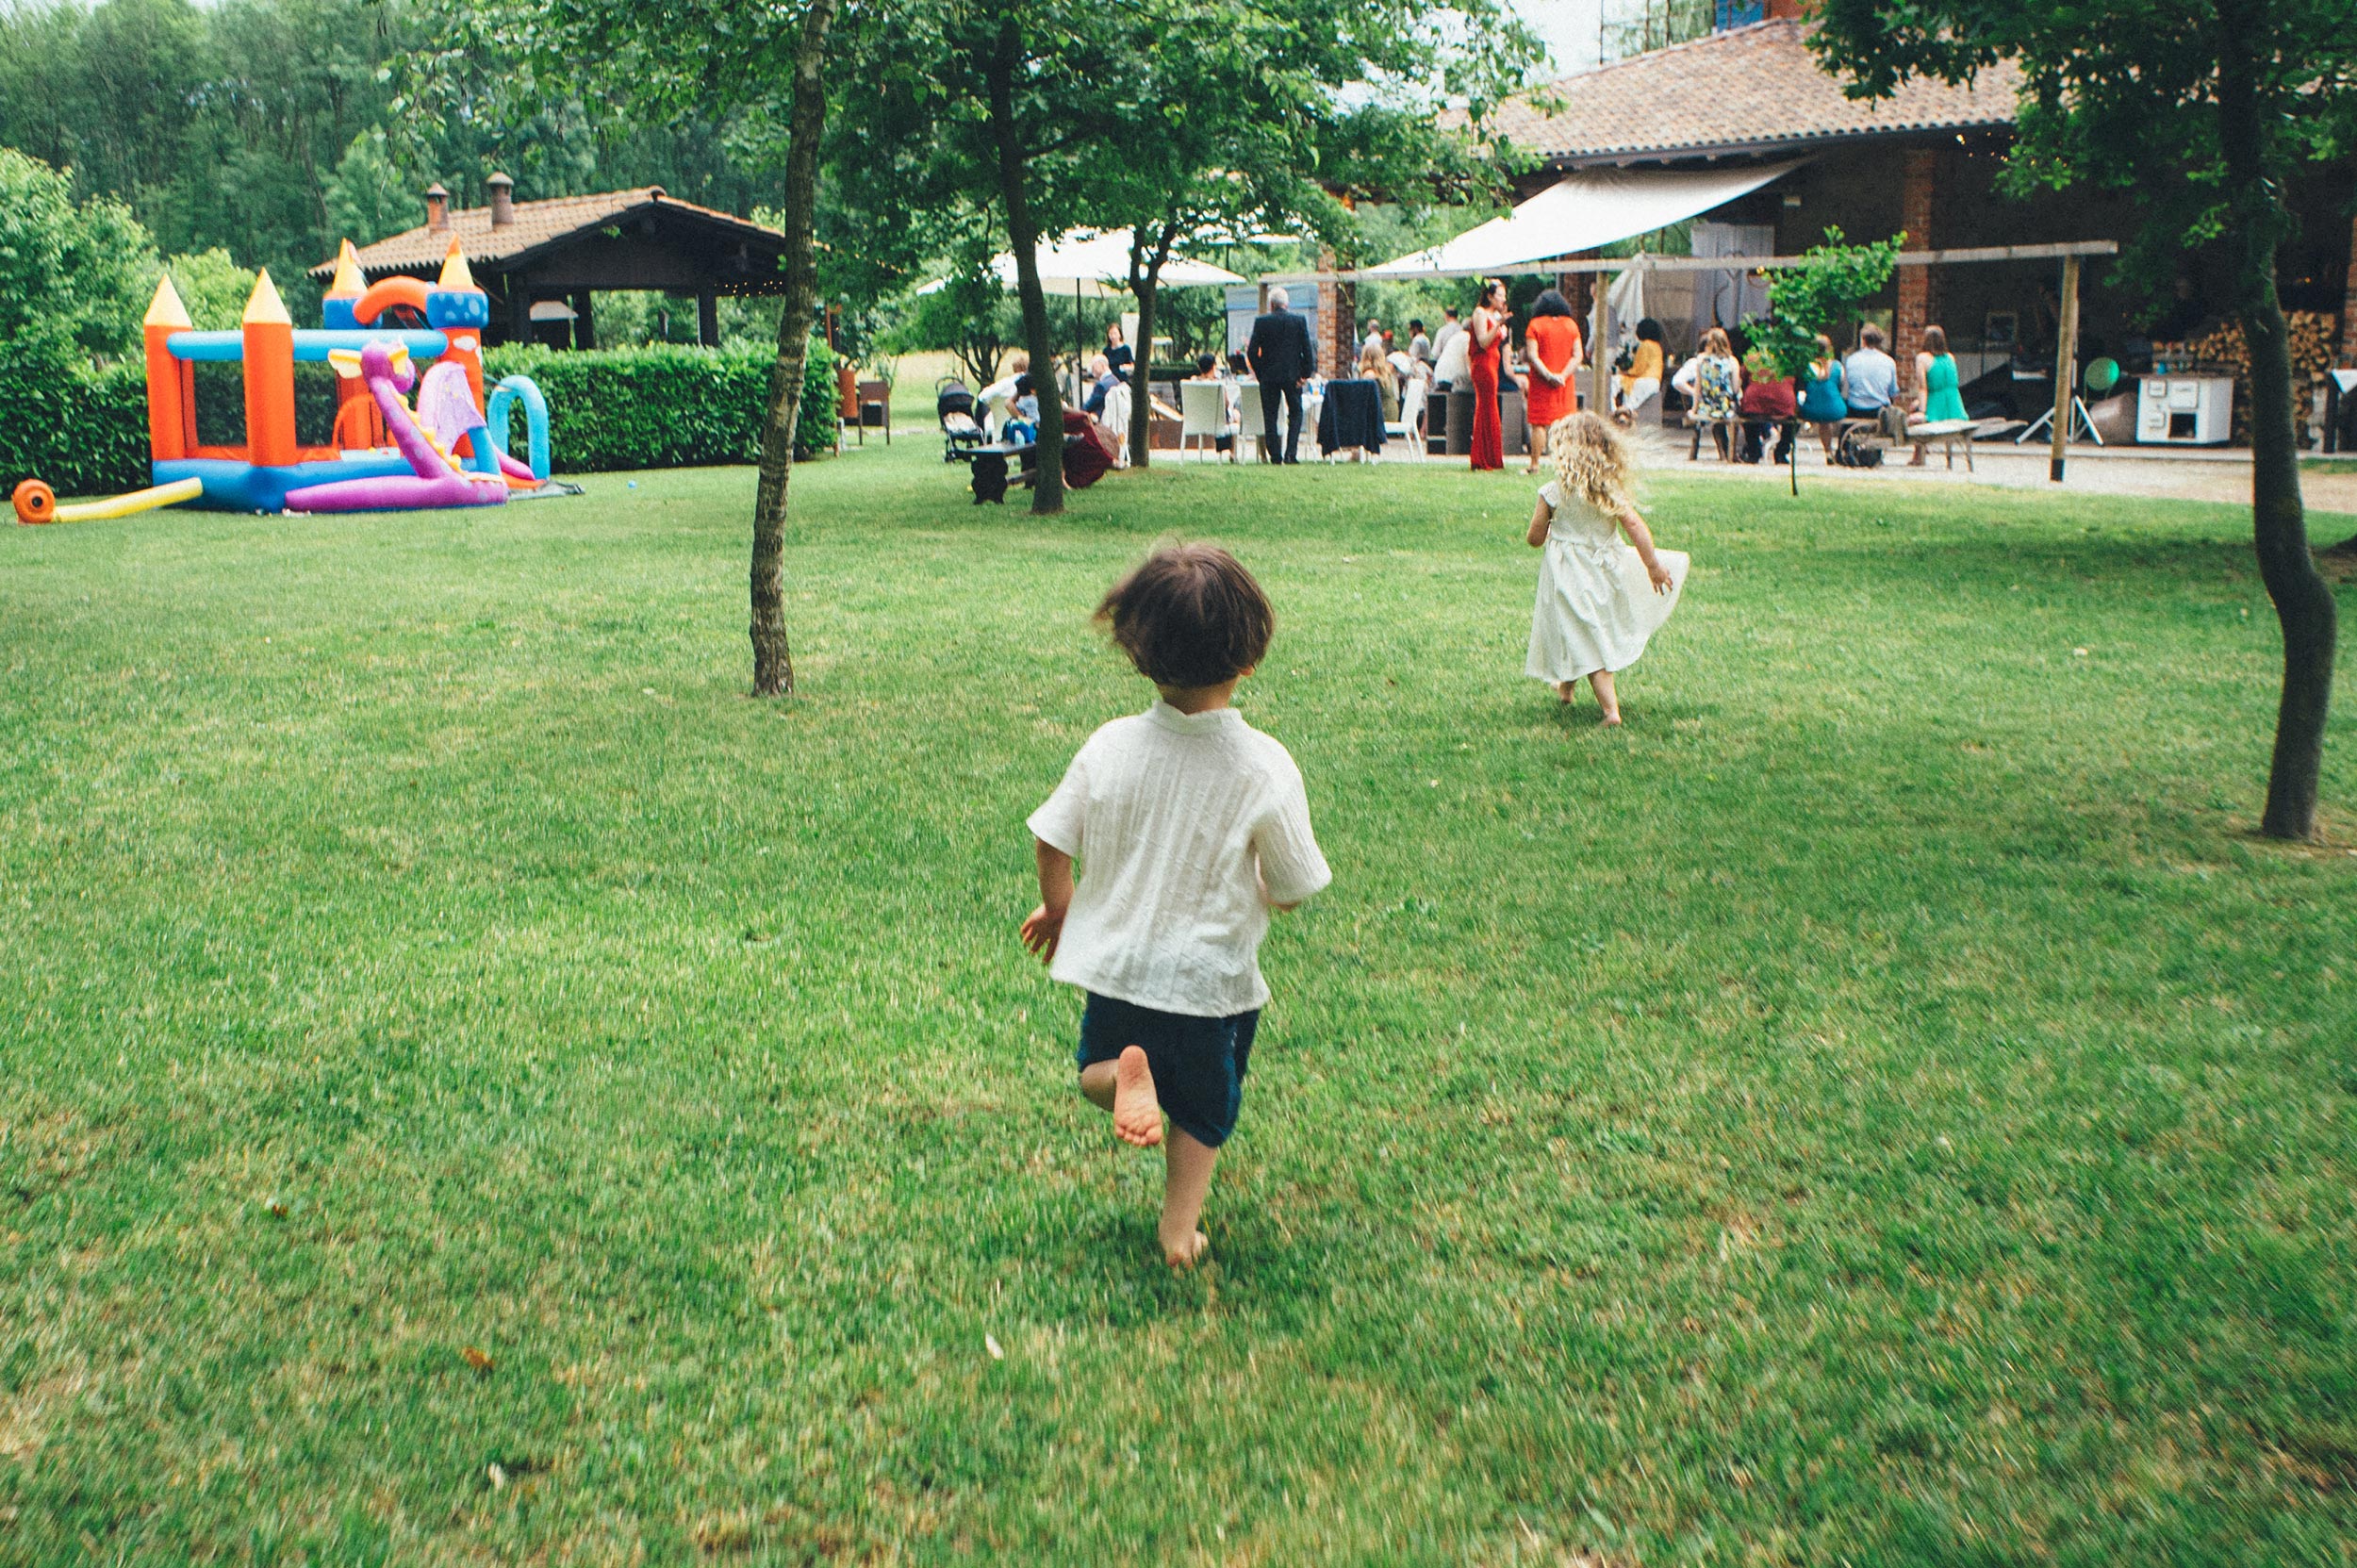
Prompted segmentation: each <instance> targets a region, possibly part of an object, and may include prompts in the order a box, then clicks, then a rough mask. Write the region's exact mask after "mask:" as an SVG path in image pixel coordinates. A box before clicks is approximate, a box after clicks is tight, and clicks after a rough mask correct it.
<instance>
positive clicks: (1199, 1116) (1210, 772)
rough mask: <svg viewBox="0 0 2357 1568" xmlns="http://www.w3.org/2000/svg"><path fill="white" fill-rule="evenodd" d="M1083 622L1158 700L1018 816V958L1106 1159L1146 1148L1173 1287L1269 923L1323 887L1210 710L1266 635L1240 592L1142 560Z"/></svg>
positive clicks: (1197, 1238)
mask: <svg viewBox="0 0 2357 1568" xmlns="http://www.w3.org/2000/svg"><path fill="white" fill-rule="evenodd" d="M1096 617H1097V619H1099V620H1102V621H1105V622H1106V623H1107V624H1108V626H1109V627H1110V629H1111V631H1112V633H1113V642H1114V644H1115V646H1117V647H1118V648H1120V650H1121V651H1122V652H1124V653H1127V654H1128V655H1129V661H1130V663H1132V664H1133V665H1135V666H1136V667H1137V669H1138V673H1139V674H1141V675H1144V676H1145V677H1146V679H1147V680H1149V681H1151V682H1153V683H1154V686H1155V689H1156V691H1157V692H1159V693H1160V697H1159V698H1158V700H1157V701H1155V703H1154V705H1153V706H1152V707H1150V708H1148V709H1147V710H1146V712H1145V713H1143V714H1138V715H1134V716H1132V717H1130V718H1116V719H1114V720H1113V722H1112V723H1110V724H1107V725H1105V726H1104V727H1102V728H1101V729H1099V730H1098V731H1097V732H1096V734H1093V735H1091V736H1089V738H1088V740H1087V741H1086V742H1085V743H1083V744H1082V746H1081V747H1080V754H1079V755H1077V756H1075V757H1074V758H1073V759H1072V765H1071V767H1068V768H1067V769H1065V771H1064V776H1063V783H1061V784H1058V785H1057V786H1056V790H1055V793H1054V794H1052V795H1050V796H1049V797H1048V798H1047V802H1046V803H1045V804H1043V805H1042V806H1041V807H1040V808H1039V809H1038V810H1037V811H1035V812H1033V813H1032V814H1031V817H1030V822H1029V824H1028V826H1029V827H1030V830H1031V835H1032V838H1033V840H1034V845H1033V848H1034V850H1035V851H1036V854H1037V858H1038V861H1039V894H1040V901H1039V907H1038V908H1036V909H1034V910H1032V911H1031V913H1030V916H1027V917H1026V918H1025V919H1024V921H1023V945H1024V946H1025V947H1027V948H1029V949H1030V950H1031V951H1032V952H1034V953H1036V954H1038V955H1039V956H1040V957H1041V958H1042V959H1044V960H1046V961H1047V966H1048V968H1047V972H1048V975H1049V976H1050V978H1052V979H1055V980H1059V981H1063V982H1065V983H1067V984H1072V985H1078V986H1080V988H1081V989H1082V990H1083V991H1085V992H1086V993H1087V996H1088V1001H1087V1005H1086V1007H1085V1008H1084V1009H1083V1010H1082V1012H1081V1015H1080V1050H1079V1053H1078V1062H1079V1065H1080V1092H1081V1093H1082V1094H1084V1095H1086V1096H1087V1097H1088V1098H1089V1099H1090V1100H1091V1101H1093V1102H1094V1103H1095V1104H1096V1106H1098V1107H1099V1108H1100V1109H1102V1110H1106V1111H1110V1112H1112V1113H1113V1132H1114V1135H1115V1136H1117V1137H1119V1138H1120V1139H1121V1140H1122V1141H1123V1142H1124V1143H1128V1144H1132V1145H1135V1146H1136V1147H1140V1148H1150V1147H1153V1146H1154V1145H1156V1144H1162V1145H1163V1146H1164V1147H1163V1161H1164V1175H1163V1184H1162V1224H1161V1227H1160V1234H1161V1240H1162V1258H1163V1261H1164V1262H1166V1263H1169V1264H1170V1266H1171V1267H1173V1268H1191V1267H1193V1266H1194V1265H1195V1263H1197V1262H1198V1261H1199V1260H1200V1259H1201V1258H1202V1256H1203V1254H1204V1252H1205V1250H1206V1249H1207V1248H1208V1247H1209V1246H1210V1245H1211V1243H1210V1238H1209V1237H1207V1236H1206V1235H1205V1234H1204V1233H1203V1231H1202V1230H1199V1229H1198V1228H1197V1222H1198V1221H1200V1220H1201V1218H1202V1215H1203V1200H1204V1198H1205V1197H1206V1196H1207V1195H1208V1194H1209V1193H1210V1191H1211V1169H1212V1166H1213V1165H1214V1164H1217V1162H1218V1159H1219V1149H1220V1146H1221V1145H1222V1144H1224V1143H1226V1142H1227V1141H1228V1134H1229V1133H1230V1132H1231V1131H1234V1129H1235V1125H1236V1112H1237V1110H1238V1108H1239V1107H1240V1106H1241V1105H1242V1103H1243V1098H1244V1071H1245V1068H1246V1067H1247V1065H1249V1063H1250V1059H1251V1054H1252V1037H1253V1033H1254V1031H1255V1030H1256V1029H1257V1028H1258V1027H1259V1024H1260V1018H1261V1007H1262V1006H1263V1005H1264V1004H1265V1003H1266V1002H1267V1000H1268V996H1269V991H1268V983H1267V982H1265V981H1263V980H1262V979H1261V964H1260V949H1261V936H1262V935H1263V934H1265V933H1266V932H1267V930H1268V918H1269V911H1271V910H1272V909H1279V910H1282V909H1291V908H1293V907H1294V905H1296V904H1298V903H1300V902H1301V901H1302V900H1304V899H1307V898H1309V897H1310V895H1311V894H1313V893H1315V892H1317V891H1318V890H1319V889H1320V888H1322V887H1324V886H1325V885H1326V884H1327V883H1328V882H1330V881H1332V880H1333V873H1332V872H1330V871H1328V870H1327V866H1326V858H1325V856H1323V855H1322V854H1320V853H1319V852H1318V844H1317V839H1316V837H1315V835H1314V834H1311V833H1310V802H1309V798H1308V795H1307V793H1306V792H1305V791H1304V789H1303V787H1302V782H1301V769H1300V768H1298V767H1294V760H1293V758H1292V756H1291V755H1289V754H1288V753H1287V752H1286V751H1285V748H1284V747H1282V746H1281V745H1279V744H1277V742H1276V741H1275V740H1273V739H1271V738H1270V737H1269V736H1267V735H1264V734H1261V732H1260V731H1258V730H1255V729H1254V728H1252V726H1251V725H1249V724H1246V723H1245V722H1244V716H1243V715H1242V714H1240V713H1238V712H1237V711H1236V710H1235V709H1234V708H1233V707H1231V706H1230V705H1229V700H1230V699H1231V698H1232V697H1233V696H1234V695H1235V691H1236V685H1237V683H1238V682H1240V681H1242V680H1243V679H1244V677H1245V676H1246V675H1249V674H1251V673H1252V669H1253V667H1254V666H1255V665H1257V664H1259V663H1260V661H1261V656H1262V655H1263V654H1265V653H1266V652H1267V651H1268V644H1269V637H1270V635H1272V634H1273V632H1274V631H1275V627H1276V615H1275V612H1274V611H1273V610H1271V609H1270V607H1269V602H1268V597H1267V595H1265V594H1263V593H1262V592H1261V586H1260V584H1258V583H1256V582H1254V581H1253V580H1252V574H1251V573H1250V572H1248V571H1246V570H1245V569H1244V567H1243V566H1242V565H1241V564H1240V563H1239V562H1238V561H1237V560H1236V558H1235V557H1234V556H1232V555H1230V554H1228V553H1227V552H1226V551H1224V550H1219V549H1215V548H1213V547H1212V546H1210V545H1178V546H1174V547H1171V548H1168V549H1164V550H1160V551H1157V552H1155V553H1154V554H1152V555H1151V556H1148V557H1147V558H1146V563H1145V564H1144V565H1143V566H1141V567H1139V568H1138V569H1136V570H1135V571H1133V572H1131V573H1130V574H1129V576H1127V577H1125V578H1123V579H1122V580H1121V581H1120V582H1119V583H1117V584H1115V585H1114V586H1113V591H1112V592H1110V593H1108V594H1107V595H1106V596H1105V599H1104V602H1102V603H1100V604H1099V605H1098V606H1097V608H1096ZM1076 860H1078V861H1079V862H1080V880H1079V883H1078V884H1077V886H1076V884H1075V883H1074V880H1073V862H1074V861H1076ZM1164 1113H1167V1114H1169V1117H1170V1124H1171V1130H1170V1135H1169V1137H1168V1139H1167V1140H1165V1139H1164V1137H1163V1135H1162V1116H1163V1114H1164Z"/></svg>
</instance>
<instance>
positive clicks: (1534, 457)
mask: <svg viewBox="0 0 2357 1568" xmlns="http://www.w3.org/2000/svg"><path fill="white" fill-rule="evenodd" d="M1579 347H1580V344H1579V323H1578V322H1575V321H1574V320H1573V319H1572V306H1571V304H1570V302H1569V301H1567V300H1565V299H1564V298H1563V296H1562V294H1561V293H1560V292H1558V290H1556V289H1547V290H1546V291H1545V292H1543V293H1541V295H1540V296H1539V301H1538V303H1537V304H1536V305H1532V306H1531V307H1530V325H1528V326H1527V327H1525V328H1524V329H1523V353H1524V355H1525V357H1527V358H1528V359H1529V361H1530V378H1529V380H1527V381H1525V383H1524V384H1523V406H1524V407H1525V409H1526V410H1527V411H1528V414H1529V419H1528V421H1527V422H1528V423H1529V426H1530V467H1529V468H1528V469H1526V470H1524V471H1525V472H1528V473H1537V472H1538V471H1539V463H1540V460H1541V459H1542V458H1543V457H1545V456H1546V454H1547V433H1548V431H1549V430H1551V429H1552V428H1553V427H1554V425H1555V424H1556V422H1557V421H1559V420H1568V419H1570V418H1571V417H1572V416H1573V415H1574V414H1575V413H1577V412H1578V411H1579V392H1578V389H1577V388H1576V386H1575V385H1574V382H1573V379H1572V373H1573V372H1574V371H1576V370H1578V369H1579Z"/></svg>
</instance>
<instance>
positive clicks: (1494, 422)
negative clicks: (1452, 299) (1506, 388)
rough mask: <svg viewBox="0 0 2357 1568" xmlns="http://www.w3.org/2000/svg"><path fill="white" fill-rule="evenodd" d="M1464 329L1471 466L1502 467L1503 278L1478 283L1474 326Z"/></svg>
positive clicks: (1504, 443) (1504, 291)
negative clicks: (1469, 341) (1468, 353)
mask: <svg viewBox="0 0 2357 1568" xmlns="http://www.w3.org/2000/svg"><path fill="white" fill-rule="evenodd" d="M1466 330H1467V332H1468V333H1469V334H1471V336H1472V338H1473V354H1472V358H1471V361H1470V363H1469V365H1468V368H1467V371H1466V373H1467V374H1469V375H1471V376H1472V377H1473V388H1474V421H1473V434H1472V437H1471V438H1470V440H1469V443H1468V444H1469V445H1470V446H1471V447H1472V450H1473V466H1474V468H1475V470H1481V469H1503V468H1505V467H1506V436H1505V430H1504V427H1503V426H1502V425H1501V424H1500V423H1499V421H1498V359H1499V357H1500V356H1501V355H1503V354H1504V353H1505V351H1506V285H1505V283H1504V282H1503V281H1502V280H1500V279H1497V278H1492V279H1491V280H1490V281H1489V282H1487V283H1485V284H1483V285H1482V286H1481V300H1480V303H1478V304H1477V305H1475V306H1474V313H1473V325H1472V326H1470V327H1468V328H1467V329H1466Z"/></svg>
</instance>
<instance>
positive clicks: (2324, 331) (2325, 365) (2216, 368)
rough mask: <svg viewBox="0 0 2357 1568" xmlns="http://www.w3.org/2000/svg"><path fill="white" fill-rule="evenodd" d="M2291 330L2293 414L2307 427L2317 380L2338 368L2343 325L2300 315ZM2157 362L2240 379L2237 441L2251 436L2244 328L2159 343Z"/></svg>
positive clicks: (2294, 314) (2309, 313) (2231, 326)
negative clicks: (2336, 365) (2334, 362)
mask: <svg viewBox="0 0 2357 1568" xmlns="http://www.w3.org/2000/svg"><path fill="white" fill-rule="evenodd" d="M2284 324H2285V325H2286V326H2288V327H2289V328H2290V329H2291V339H2292V342H2291V347H2292V413H2293V417H2294V418H2295V419H2297V420H2299V421H2306V419H2307V418H2308V414H2309V408H2310V404H2311V403H2312V402H2313V400H2314V393H2315V391H2316V383H2317V378H2318V377H2320V376H2322V375H2323V374H2324V372H2325V371H2329V370H2331V369H2332V362H2333V360H2334V359H2335V358H2336V357H2337V356H2338V355H2339V352H2340V338H2341V330H2340V329H2341V319H2340V318H2339V317H2338V316H2334V315H2331V314H2328V313H2327V312H2324V311H2321V310H2294V311H2290V312H2287V313H2286V314H2285V316H2284ZM2152 357H2153V358H2155V359H2159V360H2165V361H2167V363H2168V364H2170V365H2172V366H2178V367H2183V368H2184V369H2186V370H2188V371H2192V372H2193V373H2195V374H2210V375H2231V376H2233V378H2234V439H2236V440H2237V441H2242V440H2248V439H2249V438H2250V393H2249V390H2248V384H2249V382H2250V345H2249V344H2247V343H2245V342H2244V341H2243V336H2242V323H2241V322H2233V321H2229V322H2223V323H2221V324H2220V325H2218V326H2217V327H2214V328H2212V329H2211V330H2210V331H2208V332H2205V333H2203V334H2202V335H2201V336H2200V337H2199V338H2189V339H2187V340H2186V341H2184V342H2182V343H2155V344H2153V345H2152Z"/></svg>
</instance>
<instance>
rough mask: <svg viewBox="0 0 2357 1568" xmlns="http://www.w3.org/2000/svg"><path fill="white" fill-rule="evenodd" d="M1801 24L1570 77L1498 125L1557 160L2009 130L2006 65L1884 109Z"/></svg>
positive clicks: (1903, 95)
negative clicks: (1549, 100)
mask: <svg viewBox="0 0 2357 1568" xmlns="http://www.w3.org/2000/svg"><path fill="white" fill-rule="evenodd" d="M1807 26H1808V25H1807V24H1806V23H1804V22H1797V21H1774V22H1760V23H1755V24H1753V25H1750V26H1747V27H1737V28H1732V29H1730V30H1728V31H1726V32H1723V33H1713V34H1711V35H1710V36H1709V37H1707V38H1699V39H1695V40H1693V41H1690V42H1687V43H1678V44H1673V45H1671V46H1670V47H1669V48H1666V49H1656V50H1654V51H1652V52H1651V53H1649V54H1643V55H1638V56H1635V57H1633V58H1629V59H1625V60H1620V61H1616V62H1615V63H1613V64H1611V65H1607V66H1605V67H1603V68H1601V69H1599V70H1595V71H1585V72H1582V73H1580V74H1577V75H1575V76H1566V77H1564V78H1562V79H1561V80H1559V81H1557V82H1555V83H1553V84H1552V85H1551V86H1549V87H1548V88H1547V89H1546V90H1545V91H1547V92H1548V93H1551V94H1552V95H1553V96H1554V97H1555V98H1556V99H1557V100H1558V102H1559V103H1560V105H1561V107H1560V108H1558V110H1557V111H1556V112H1555V113H1553V114H1551V115H1550V114H1542V113H1541V112H1540V111H1539V110H1538V109H1537V108H1536V107H1533V106H1532V104H1531V102H1530V99H1529V98H1528V97H1526V96H1525V97H1517V98H1511V99H1508V101H1507V102H1506V103H1505V104H1503V105H1501V106H1500V107H1499V108H1498V110H1497V124H1498V127H1499V128H1500V129H1501V130H1503V131H1504V132H1505V133H1506V134H1507V135H1508V137H1510V138H1511V139H1512V140H1514V142H1515V143H1516V144H1517V145H1519V146H1522V147H1525V148H1527V149H1530V150H1532V151H1535V152H1537V153H1539V154H1540V155H1541V157H1546V158H1547V159H1548V160H1550V161H1552V162H1558V163H1563V162H1593V161H1612V160H1615V159H1622V158H1626V159H1642V158H1657V157H1695V156H1699V155H1701V154H1703V153H1705V152H1711V153H1722V152H1741V153H1777V152H1785V151H1788V150H1791V149H1794V148H1805V147H1806V146H1808V145H1809V144H1811V143H1813V142H1821V141H1827V140H1838V139H1842V138H1847V137H1854V136H1891V135H1900V134H1904V133H1906V132H1909V131H1937V130H1957V129H1962V128H1964V127H1967V126H1973V125H1990V126H2000V125H2010V124H2013V117H2014V99H2015V91H2016V89H2017V87H2018V85H2019V80H2020V77H2019V74H2018V73H2017V72H2016V71H2015V69H2014V68H2013V67H2012V66H2010V65H2006V64H2000V65H1998V66H1996V67H1994V68H1992V69H1990V70H1988V71H1985V72H1983V73H1982V74H1981V76H1980V79H1979V80H1978V81H1976V82H1975V83H1973V84H1972V85H1971V86H1970V87H1950V86H1948V85H1947V84H1946V83H1944V82H1937V81H1921V80H1918V81H1911V82H1908V83H1907V84H1906V85H1905V86H1904V87H1902V88H1900V89H1899V91H1898V92H1897V94H1896V95H1894V96H1893V97H1890V98H1887V99H1885V100H1883V101H1881V102H1879V103H1872V104H1868V103H1861V102H1859V101H1857V100H1856V99H1853V98H1847V97H1844V96H1843V95H1842V91H1841V89H1842V81H1841V78H1840V77H1839V76H1838V75H1835V74H1831V73H1828V72H1826V71H1825V70H1823V69H1822V68H1821V67H1820V66H1819V64H1818V62H1817V57H1816V56H1815V55H1813V54H1811V53H1810V52H1809V48H1808V43H1807Z"/></svg>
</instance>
